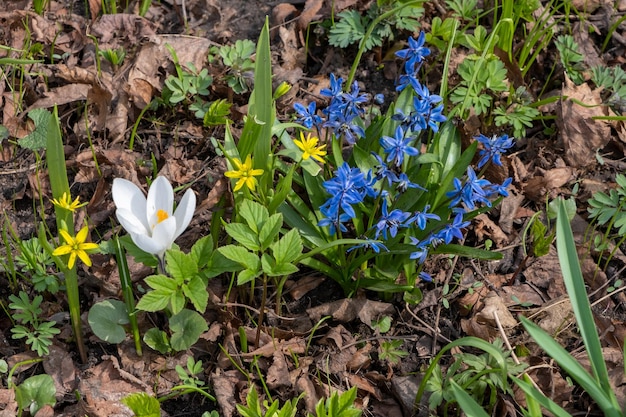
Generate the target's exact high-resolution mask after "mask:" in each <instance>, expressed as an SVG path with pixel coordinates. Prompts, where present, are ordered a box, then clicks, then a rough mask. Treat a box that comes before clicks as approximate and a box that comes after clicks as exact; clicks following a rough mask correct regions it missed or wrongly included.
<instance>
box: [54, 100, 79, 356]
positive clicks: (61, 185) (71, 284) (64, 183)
mask: <svg viewBox="0 0 626 417" xmlns="http://www.w3.org/2000/svg"><path fill="white" fill-rule="evenodd" d="M46 161H47V163H48V173H49V176H50V188H51V189H52V197H53V198H56V199H60V198H61V196H62V195H63V193H67V194H68V195H69V194H70V186H69V182H68V180H67V171H66V169H65V154H64V152H63V138H62V137H61V128H60V127H59V113H58V110H57V108H56V107H55V108H54V111H53V114H52V118H51V119H50V124H49V126H48V137H47V142H46ZM54 213H55V215H56V223H57V229H59V230H60V229H63V228H65V229H67V232H68V233H69V234H70V235H72V236H73V235H74V219H73V217H72V212H71V211H68V210H65V209H63V208H61V207H57V206H55V207H54ZM59 266H60V267H61V269H62V270H63V273H64V275H65V289H66V292H67V302H68V304H69V309H70V318H71V320H72V329H73V331H74V337H75V338H76V345H77V347H78V352H79V353H80V359H81V361H82V362H83V363H85V362H87V353H86V350H85V342H84V340H83V332H82V327H81V321H80V297H79V293H78V274H77V273H76V265H74V267H73V268H72V269H68V268H67V267H66V266H65V265H63V264H62V263H61V265H59Z"/></svg>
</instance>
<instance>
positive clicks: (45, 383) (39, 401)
mask: <svg viewBox="0 0 626 417" xmlns="http://www.w3.org/2000/svg"><path fill="white" fill-rule="evenodd" d="M55 396H56V388H55V387H54V380H53V379H52V377H51V376H50V375H48V374H42V375H35V376H31V377H30V378H28V379H26V380H25V381H24V382H22V383H21V384H20V385H19V386H18V387H16V388H15V400H16V401H17V404H18V405H19V407H20V409H22V410H29V412H30V414H31V415H33V416H34V415H35V414H37V411H39V410H40V409H41V408H42V407H43V406H44V405H50V406H52V407H54V405H55V404H56V398H55Z"/></svg>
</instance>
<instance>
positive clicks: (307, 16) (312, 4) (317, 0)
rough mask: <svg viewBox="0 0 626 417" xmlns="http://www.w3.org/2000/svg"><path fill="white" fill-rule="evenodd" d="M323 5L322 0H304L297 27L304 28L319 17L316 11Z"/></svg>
mask: <svg viewBox="0 0 626 417" xmlns="http://www.w3.org/2000/svg"><path fill="white" fill-rule="evenodd" d="M323 5H324V0H306V3H305V5H304V10H303V11H302V13H301V14H300V16H299V17H298V29H300V30H305V29H306V28H307V26H309V23H311V21H313V20H317V19H319V18H320V16H319V15H318V12H319V11H320V9H321V8H322V6H323Z"/></svg>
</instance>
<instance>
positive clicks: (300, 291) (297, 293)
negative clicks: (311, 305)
mask: <svg viewBox="0 0 626 417" xmlns="http://www.w3.org/2000/svg"><path fill="white" fill-rule="evenodd" d="M326 279H327V278H326V277H324V276H323V275H307V276H305V277H302V278H298V280H297V281H292V282H291V283H290V284H291V285H289V284H287V286H286V289H287V291H286V292H287V293H288V294H289V295H290V296H291V298H293V299H294V300H299V299H301V298H302V297H304V295H305V294H306V293H308V292H309V291H311V290H314V289H315V288H317V287H319V285H320V284H321V283H322V282H324V281H326Z"/></svg>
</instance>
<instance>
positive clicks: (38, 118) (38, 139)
mask: <svg viewBox="0 0 626 417" xmlns="http://www.w3.org/2000/svg"><path fill="white" fill-rule="evenodd" d="M28 118H29V119H31V120H32V121H33V123H34V124H35V130H33V131H32V132H31V133H29V134H28V135H27V136H25V137H23V138H22V139H19V140H18V141H17V143H18V144H19V145H20V146H21V147H22V148H26V149H30V150H31V151H35V150H38V149H45V148H46V144H47V140H48V129H49V128H50V127H49V125H50V120H51V119H52V113H50V112H49V111H48V110H46V109H34V110H31V111H29V112H28Z"/></svg>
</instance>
